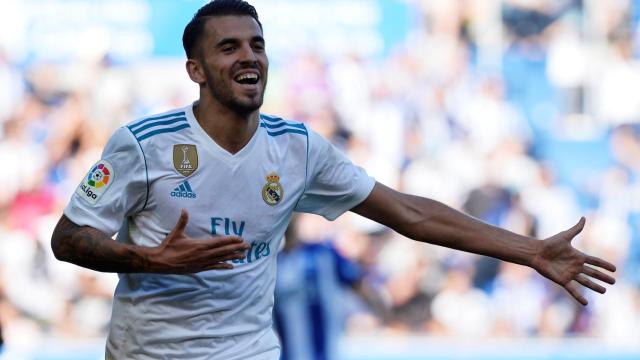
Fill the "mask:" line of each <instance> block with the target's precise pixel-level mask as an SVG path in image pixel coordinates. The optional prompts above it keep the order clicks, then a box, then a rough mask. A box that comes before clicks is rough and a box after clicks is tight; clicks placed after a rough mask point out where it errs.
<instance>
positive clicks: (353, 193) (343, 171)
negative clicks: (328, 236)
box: [295, 131, 375, 220]
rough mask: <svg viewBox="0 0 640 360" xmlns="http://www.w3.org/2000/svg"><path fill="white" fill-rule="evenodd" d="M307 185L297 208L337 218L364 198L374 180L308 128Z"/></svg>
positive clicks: (329, 217) (329, 218)
mask: <svg viewBox="0 0 640 360" xmlns="http://www.w3.org/2000/svg"><path fill="white" fill-rule="evenodd" d="M307 158H308V160H307V179H306V181H307V182H306V188H305V190H304V193H303V194H302V197H301V198H300V201H298V204H297V205H296V209H295V210H296V211H299V212H307V213H313V214H317V215H322V216H324V217H325V218H326V219H327V220H335V219H336V218H337V217H338V216H340V215H342V214H343V213H345V212H346V211H349V210H351V209H352V208H353V207H354V206H356V205H358V204H360V203H361V202H362V201H364V200H365V199H366V198H367V196H369V194H370V193H371V190H372V189H373V186H374V185H375V180H374V179H373V178H372V177H370V176H369V175H367V173H366V171H365V170H364V169H363V168H361V167H359V166H356V165H354V164H353V163H352V162H351V161H350V160H349V159H348V158H347V157H346V156H345V155H344V154H343V153H342V152H340V150H338V149H336V148H335V147H334V146H333V145H332V144H331V143H329V142H328V141H327V140H325V139H324V138H322V137H321V136H320V135H318V134H316V133H315V132H313V131H309V148H308V156H307Z"/></svg>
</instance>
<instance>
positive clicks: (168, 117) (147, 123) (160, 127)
mask: <svg viewBox="0 0 640 360" xmlns="http://www.w3.org/2000/svg"><path fill="white" fill-rule="evenodd" d="M189 127H191V126H190V125H189V121H187V115H186V109H185V108H180V109H173V110H170V111H166V112H163V113H159V114H155V115H149V116H146V117H143V118H139V119H136V120H134V121H131V122H130V123H128V124H126V125H125V126H124V127H123V128H124V129H126V130H128V131H129V132H130V133H131V135H133V137H135V138H136V140H137V141H138V142H143V141H145V140H147V139H149V138H152V137H154V136H157V135H160V134H168V133H174V132H179V131H181V130H183V129H186V128H189Z"/></svg>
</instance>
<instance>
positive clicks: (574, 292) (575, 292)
mask: <svg viewBox="0 0 640 360" xmlns="http://www.w3.org/2000/svg"><path fill="white" fill-rule="evenodd" d="M564 288H565V290H567V292H569V294H571V296H573V298H574V299H576V300H578V302H579V303H580V304H582V305H587V304H588V303H589V302H588V301H587V299H585V297H584V296H582V294H581V293H580V290H579V287H578V286H576V285H575V282H573V281H570V282H569V283H567V285H565V286H564Z"/></svg>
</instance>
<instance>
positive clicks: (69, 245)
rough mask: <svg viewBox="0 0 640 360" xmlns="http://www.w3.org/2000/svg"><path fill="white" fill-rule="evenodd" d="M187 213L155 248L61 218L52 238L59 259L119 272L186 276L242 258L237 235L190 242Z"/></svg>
mask: <svg viewBox="0 0 640 360" xmlns="http://www.w3.org/2000/svg"><path fill="white" fill-rule="evenodd" d="M188 219H189V217H188V214H187V212H186V211H185V210H182V213H181V214H180V218H179V219H178V223H177V224H176V226H175V227H174V228H173V230H172V231H171V233H169V234H168V235H167V237H166V238H165V239H164V240H163V242H162V243H161V244H160V245H159V246H157V247H144V246H136V245H129V244H122V243H120V242H117V241H114V240H112V239H111V238H109V237H108V236H107V235H105V234H104V233H102V232H101V231H99V230H96V229H95V228H92V227H89V226H79V225H77V224H75V223H74V222H72V221H71V220H69V218H67V217H66V216H65V215H62V217H61V218H60V221H59V222H58V225H57V226H56V228H55V230H54V231H53V235H52V237H51V248H52V249H53V253H54V255H55V256H56V258H57V259H58V260H62V261H67V262H70V263H73V264H76V265H79V266H82V267H86V268H89V269H93V270H97V271H103V272H119V273H165V274H186V273H195V272H200V271H204V270H212V269H231V268H233V266H232V265H231V264H228V263H226V262H225V261H228V260H233V259H242V258H244V256H245V255H244V251H245V250H246V249H247V248H248V245H247V243H245V242H244V241H243V240H242V239H241V238H239V237H236V236H225V237H213V238H209V239H192V238H188V237H187V236H185V234H184V229H185V227H186V225H187V222H188Z"/></svg>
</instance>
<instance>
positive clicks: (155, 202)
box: [147, 139, 307, 242]
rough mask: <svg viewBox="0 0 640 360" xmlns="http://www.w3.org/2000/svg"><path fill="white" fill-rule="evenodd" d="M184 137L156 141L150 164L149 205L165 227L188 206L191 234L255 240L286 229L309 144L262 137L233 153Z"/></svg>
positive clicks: (302, 181)
mask: <svg viewBox="0 0 640 360" xmlns="http://www.w3.org/2000/svg"><path fill="white" fill-rule="evenodd" d="M184 140H185V139H183V141H180V142H179V143H168V144H166V145H163V146H158V147H157V148H156V149H154V151H153V154H152V156H150V158H151V159H152V160H153V161H152V163H151V164H148V167H147V168H148V170H149V203H148V206H147V208H148V210H149V211H150V212H151V213H152V214H153V216H155V217H156V220H157V222H158V223H159V224H160V226H161V227H163V228H164V229H165V230H166V231H167V232H169V231H171V228H172V227H173V225H174V224H175V220H173V219H177V218H178V216H179V213H180V210H181V209H186V210H187V211H188V212H189V219H190V221H189V224H188V225H187V229H186V232H187V235H189V236H194V237H203V236H210V235H238V236H241V237H243V238H244V239H245V240H246V241H249V242H256V241H264V239H268V238H271V237H274V236H277V234H278V233H280V232H283V231H284V229H285V228H286V226H287V224H288V222H289V219H290V217H291V213H292V211H293V209H294V208H295V205H296V203H297V201H298V200H299V198H300V196H301V195H302V193H303V191H304V188H305V181H306V171H307V168H306V167H307V164H306V162H307V158H306V147H305V146H300V145H299V144H296V142H287V143H272V142H269V139H262V140H263V141H259V142H258V143H257V144H255V145H254V147H253V148H252V149H251V151H250V152H248V153H246V154H240V155H242V156H239V157H237V158H234V157H231V156H221V155H220V154H218V153H215V152H213V151H211V150H210V149H209V148H207V147H206V146H204V145H202V144H198V143H189V142H188V141H184ZM186 140H188V139H186ZM301 145H304V144H301ZM163 219H166V220H163Z"/></svg>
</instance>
